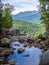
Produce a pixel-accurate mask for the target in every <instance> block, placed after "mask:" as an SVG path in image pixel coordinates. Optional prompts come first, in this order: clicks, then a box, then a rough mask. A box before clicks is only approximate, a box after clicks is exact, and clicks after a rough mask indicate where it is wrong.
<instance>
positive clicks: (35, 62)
mask: <svg viewBox="0 0 49 65" xmlns="http://www.w3.org/2000/svg"><path fill="white" fill-rule="evenodd" d="M15 44H19V46H15ZM23 45H24V44H23V43H22V44H21V43H20V42H18V41H15V42H12V43H11V45H10V46H11V47H12V48H16V49H15V50H14V53H13V54H12V55H10V56H9V57H8V59H12V60H15V61H18V63H17V64H16V65H39V62H40V57H41V55H42V50H41V49H39V48H38V47H34V46H33V47H31V48H29V47H26V48H25V47H23ZM19 48H22V49H25V51H24V52H23V53H21V54H19V53H18V52H17V50H18V49H19ZM27 54H29V56H28V57H25V55H27Z"/></svg>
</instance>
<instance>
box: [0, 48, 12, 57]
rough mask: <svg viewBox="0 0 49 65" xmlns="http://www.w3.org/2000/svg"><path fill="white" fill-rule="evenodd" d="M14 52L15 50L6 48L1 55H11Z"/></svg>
mask: <svg viewBox="0 0 49 65" xmlns="http://www.w3.org/2000/svg"><path fill="white" fill-rule="evenodd" d="M12 53H13V51H12V50H11V49H7V48H6V49H4V51H3V52H2V53H0V55H2V56H8V55H10V54H12Z"/></svg>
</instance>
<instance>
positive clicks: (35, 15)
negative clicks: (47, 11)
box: [12, 11, 41, 23]
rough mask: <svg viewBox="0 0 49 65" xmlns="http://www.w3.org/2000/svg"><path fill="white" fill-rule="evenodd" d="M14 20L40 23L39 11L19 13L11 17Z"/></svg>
mask: <svg viewBox="0 0 49 65" xmlns="http://www.w3.org/2000/svg"><path fill="white" fill-rule="evenodd" d="M12 17H13V19H14V20H22V21H27V22H36V23H40V22H41V20H40V17H41V14H40V12H39V11H25V12H20V13H18V14H16V15H12Z"/></svg>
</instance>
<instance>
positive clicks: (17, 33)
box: [9, 28, 20, 36]
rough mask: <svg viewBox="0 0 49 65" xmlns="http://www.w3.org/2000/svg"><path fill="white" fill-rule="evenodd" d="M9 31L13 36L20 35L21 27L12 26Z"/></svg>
mask: <svg viewBox="0 0 49 65" xmlns="http://www.w3.org/2000/svg"><path fill="white" fill-rule="evenodd" d="M9 33H10V34H11V35H12V36H19V35H20V31H19V29H16V28H11V29H10V30H9Z"/></svg>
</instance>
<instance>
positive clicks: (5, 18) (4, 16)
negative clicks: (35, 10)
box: [0, 2, 13, 28]
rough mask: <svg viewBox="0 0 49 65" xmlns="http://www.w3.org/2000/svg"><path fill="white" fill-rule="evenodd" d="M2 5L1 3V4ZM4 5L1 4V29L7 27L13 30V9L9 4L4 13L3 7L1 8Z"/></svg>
mask: <svg viewBox="0 0 49 65" xmlns="http://www.w3.org/2000/svg"><path fill="white" fill-rule="evenodd" d="M0 3H1V2H0ZM1 5H2V3H1V4H0V7H1V8H0V28H1V27H5V28H11V27H12V21H13V20H12V16H11V14H10V13H11V11H12V7H11V6H10V5H9V4H8V5H7V8H5V10H4V11H3V10H2V9H3V6H1ZM1 11H2V12H1Z"/></svg>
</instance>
